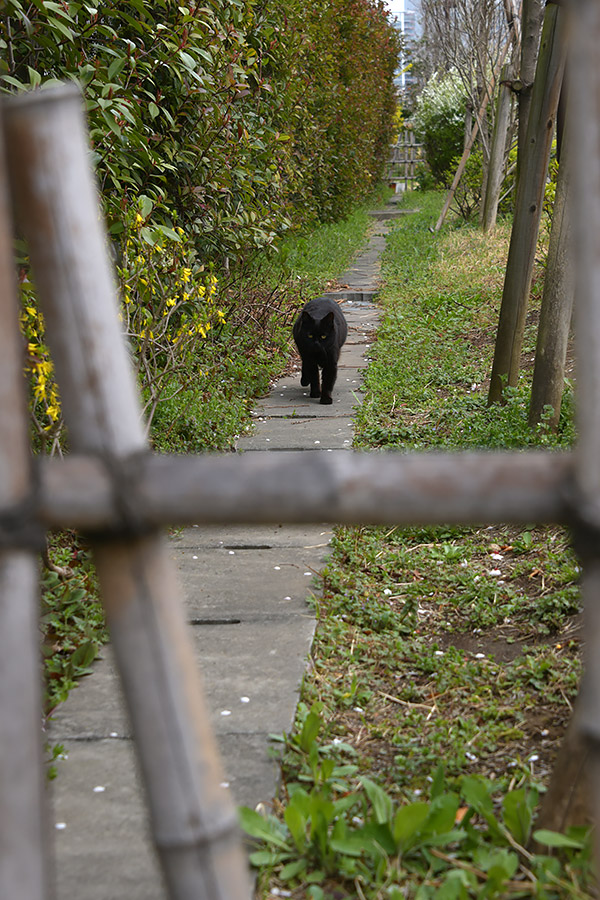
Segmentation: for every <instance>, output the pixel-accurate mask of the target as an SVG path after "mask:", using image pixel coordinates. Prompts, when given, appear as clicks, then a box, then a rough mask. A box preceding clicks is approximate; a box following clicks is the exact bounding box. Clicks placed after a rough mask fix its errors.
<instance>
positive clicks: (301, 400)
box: [49, 225, 385, 900]
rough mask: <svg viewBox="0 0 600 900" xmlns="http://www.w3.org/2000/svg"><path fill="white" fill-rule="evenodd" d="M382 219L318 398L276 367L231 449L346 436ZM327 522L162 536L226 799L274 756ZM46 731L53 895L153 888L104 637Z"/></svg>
mask: <svg viewBox="0 0 600 900" xmlns="http://www.w3.org/2000/svg"><path fill="white" fill-rule="evenodd" d="M384 234H385V225H378V226H376V227H375V228H374V230H373V234H372V236H371V238H370V240H369V242H368V245H367V246H366V248H365V250H364V252H363V253H362V254H361V255H360V256H359V257H358V259H357V260H356V261H355V262H354V264H353V265H352V267H351V268H350V269H349V270H348V272H346V273H344V274H343V275H342V276H341V278H340V283H341V284H343V285H344V287H343V289H341V290H340V291H337V292H334V293H332V294H329V295H328V296H332V297H335V298H337V299H338V300H340V301H341V303H342V308H343V310H344V313H345V315H346V318H347V320H348V325H349V335H348V340H347V343H346V344H345V345H344V348H343V350H342V355H341V358H340V366H339V370H338V380H337V383H336V386H335V388H334V393H333V398H334V402H333V404H332V405H331V406H321V405H320V404H319V402H318V400H314V399H313V400H311V399H310V398H309V397H308V388H306V389H304V388H302V387H301V386H300V378H299V372H298V373H297V374H295V375H294V376H293V377H292V376H290V377H285V378H282V379H281V380H280V381H278V382H277V384H276V385H275V386H274V387H273V389H272V390H271V392H270V393H269V395H268V396H267V397H265V398H264V399H262V400H260V401H259V402H258V403H257V405H256V409H255V412H254V416H255V428H254V429H253V431H252V433H251V434H249V435H247V436H244V437H242V438H241V439H240V440H239V442H238V445H237V450H238V451H239V452H276V451H278V450H299V449H302V450H310V451H315V452H316V451H320V452H327V451H328V450H333V449H350V447H351V442H352V414H353V409H354V407H355V406H356V405H357V404H358V403H359V402H360V391H361V386H360V385H361V370H362V369H363V368H364V367H365V365H366V364H367V356H368V348H369V343H370V339H371V338H370V334H371V332H372V331H373V329H374V328H375V327H376V325H377V309H376V307H375V305H374V304H373V303H372V302H371V301H372V300H373V295H374V293H375V292H376V289H377V278H378V271H379V257H380V254H381V252H382V250H383V247H384V245H385V237H384ZM330 535H331V531H330V529H328V528H326V527H323V526H318V525H317V526H312V527H311V526H298V527H290V526H285V527H278V526H261V527H242V526H239V527H220V528H214V527H193V528H186V529H184V530H182V532H181V533H180V534H179V535H178V536H177V537H175V538H174V539H173V540H172V541H171V546H172V551H173V556H174V558H175V561H176V565H177V568H178V571H179V575H180V579H181V582H182V584H183V588H184V594H185V598H186V608H187V614H188V620H189V622H190V633H191V638H192V640H193V643H194V647H195V649H196V653H197V657H198V662H199V666H200V668H201V671H202V674H203V680H204V684H205V692H206V695H207V700H208V705H209V708H210V710H211V713H212V721H213V726H214V729H215V731H216V734H217V736H218V740H219V745H220V749H221V754H222V757H223V761H224V767H225V771H226V778H227V779H228V784H229V786H230V789H231V790H232V792H233V796H234V799H235V801H236V803H238V804H246V805H250V806H256V805H257V804H258V803H259V802H262V803H264V804H267V805H268V804H269V803H270V801H271V799H272V797H273V796H274V794H275V793H276V790H277V781H278V767H277V765H276V763H275V762H274V761H273V759H272V758H271V757H270V754H269V740H268V736H269V734H271V733H281V732H282V731H287V730H289V729H290V727H291V725H292V722H293V718H294V714H295V709H296V704H297V700H298V690H299V686H300V682H301V679H302V676H303V673H304V671H305V667H306V657H307V654H308V653H309V650H310V645H311V641H312V637H313V633H314V628H315V621H314V617H313V614H312V612H311V608H310V606H309V604H308V603H307V598H308V597H309V596H310V593H311V590H313V589H316V588H315V582H316V579H315V574H316V573H318V571H319V569H320V567H321V566H322V564H323V561H324V559H325V557H326V555H327V546H328V542H329V539H330ZM49 737H50V740H51V741H52V743H57V742H58V743H62V744H63V745H64V747H65V750H66V752H67V758H66V759H65V760H62V761H60V762H59V764H58V778H57V779H56V781H54V782H53V809H52V816H53V821H54V823H55V824H56V832H55V835H56V837H55V841H56V860H57V862H56V866H57V896H58V900H73V898H74V897H77V898H78V900H163V898H165V896H166V895H165V892H164V888H163V886H162V882H161V876H160V873H159V870H158V866H157V863H156V861H155V858H154V855H153V852H152V849H151V847H150V843H149V840H148V837H147V827H146V820H145V812H144V805H143V800H142V797H141V790H140V786H139V783H138V779H137V774H136V765H135V759H134V748H133V745H132V740H131V732H130V727H129V723H128V721H127V716H126V714H125V711H124V709H123V704H122V702H121V698H120V692H119V685H118V680H117V676H116V673H115V668H114V664H113V660H112V656H111V651H110V647H107V648H106V649H105V650H104V651H103V653H102V658H101V659H100V660H99V661H98V662H97V663H96V664H95V665H94V672H93V674H92V675H91V676H90V677H88V678H86V679H84V680H83V681H82V683H81V686H80V687H79V688H78V689H77V690H75V691H73V693H72V694H71V696H70V697H69V699H68V701H67V702H66V703H65V704H63V705H62V706H61V707H60V708H59V710H58V711H57V712H56V714H55V716H54V719H53V722H52V725H51V730H50V735H49Z"/></svg>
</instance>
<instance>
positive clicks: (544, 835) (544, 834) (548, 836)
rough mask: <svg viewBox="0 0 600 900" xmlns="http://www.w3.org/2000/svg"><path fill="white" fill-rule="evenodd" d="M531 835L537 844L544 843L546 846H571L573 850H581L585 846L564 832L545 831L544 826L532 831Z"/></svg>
mask: <svg viewBox="0 0 600 900" xmlns="http://www.w3.org/2000/svg"><path fill="white" fill-rule="evenodd" d="M533 837H534V839H535V840H536V841H537V842H538V844H545V845H546V847H571V848H573V849H574V850H583V848H584V847H585V843H582V842H581V841H578V840H576V839H575V838H572V837H567V835H566V834H559V832H557V831H547V830H546V829H544V828H542V829H540V830H539V831H534V832H533Z"/></svg>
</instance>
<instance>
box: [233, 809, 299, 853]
mask: <svg viewBox="0 0 600 900" xmlns="http://www.w3.org/2000/svg"><path fill="white" fill-rule="evenodd" d="M238 812H239V817H240V824H241V826H242V828H243V829H244V831H245V832H246V834H249V835H250V837H254V838H258V839H259V840H261V841H264V842H265V843H267V844H273V845H274V846H275V847H281V848H282V849H284V850H285V849H288V848H289V840H288V839H287V835H286V829H285V827H284V826H283V825H282V824H281V822H278V821H277V819H275V818H274V817H273V816H269V817H268V818H266V819H265V818H264V817H263V816H261V815H259V813H257V812H256V810H254V809H250V807H248V806H240V807H239V810H238Z"/></svg>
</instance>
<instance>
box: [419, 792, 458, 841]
mask: <svg viewBox="0 0 600 900" xmlns="http://www.w3.org/2000/svg"><path fill="white" fill-rule="evenodd" d="M459 803H460V801H459V798H458V795H457V794H454V793H449V794H440V796H439V797H436V798H435V800H432V802H431V806H430V808H429V815H428V817H427V821H426V823H425V825H424V828H423V832H424V834H426V835H431V834H444V833H445V832H447V831H450V830H451V829H452V828H453V826H454V823H455V822H456V813H457V812H458V807H459Z"/></svg>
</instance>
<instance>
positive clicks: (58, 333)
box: [4, 85, 249, 900]
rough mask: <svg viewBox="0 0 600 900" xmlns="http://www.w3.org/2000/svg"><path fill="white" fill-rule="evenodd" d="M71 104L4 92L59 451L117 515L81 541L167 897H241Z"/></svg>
mask: <svg viewBox="0 0 600 900" xmlns="http://www.w3.org/2000/svg"><path fill="white" fill-rule="evenodd" d="M82 109H83V107H82V98H81V95H80V92H79V90H78V88H77V87H76V86H75V85H69V86H63V87H60V88H54V89H50V90H47V91H38V92H34V93H32V94H28V95H22V96H16V97H11V98H10V99H8V100H6V101H5V116H4V128H5V134H6V145H7V156H8V160H9V170H10V175H11V181H12V184H13V189H14V197H15V201H16V208H17V212H18V215H19V220H20V225H21V228H22V230H23V233H24V235H25V237H26V239H27V243H28V247H29V252H30V255H31V262H32V266H33V270H34V276H35V280H36V285H37V289H38V296H39V299H40V303H41V306H42V309H43V312H44V317H45V321H46V334H47V339H48V344H49V346H50V350H51V353H52V357H53V360H54V365H55V370H56V375H57V380H58V383H59V387H60V392H61V402H62V406H63V412H64V416H65V421H66V423H67V426H68V429H69V443H70V447H71V449H72V450H73V451H77V452H80V453H88V454H92V455H94V456H95V457H97V458H99V459H100V460H101V461H102V463H103V465H104V466H105V467H106V469H107V471H108V472H109V473H110V478H111V482H112V488H113V492H114V496H115V502H116V504H117V506H118V508H119V509H120V513H121V515H120V519H121V521H120V526H119V530H118V531H117V532H116V533H115V531H111V532H109V533H105V534H96V535H91V536H90V537H91V542H92V546H93V549H94V553H95V558H96V562H97V568H98V574H99V579H100V585H101V590H102V594H103V598H104V602H105V606H106V612H107V619H108V623H109V626H110V630H111V636H112V641H113V646H114V651H115V656H116V659H117V664H118V667H119V672H120V676H121V680H122V683H123V688H124V694H125V698H126V702H127V706H128V710H129V716H130V719H131V723H132V727H133V732H134V736H135V740H136V748H137V752H138V758H139V761H140V767H141V772H142V776H143V780H144V783H145V787H146V793H147V797H148V804H149V808H150V813H151V821H152V831H153V836H154V842H155V845H156V848H157V851H158V855H159V858H160V861H161V863H162V867H163V872H164V875H165V879H166V882H167V886H168V890H169V894H170V896H171V897H172V898H177V900H192V898H193V900H237V898H239V900H242V898H243V900H247V898H248V896H249V880H248V876H247V871H246V860H245V856H244V854H243V851H242V845H241V840H240V838H239V836H238V833H237V818H236V813H235V808H234V806H233V802H232V800H231V799H230V797H229V795H228V793H227V792H226V790H225V789H223V788H222V787H221V783H222V781H223V776H222V774H221V768H220V762H219V759H218V755H217V751H216V746H215V742H214V738H213V736H212V733H211V730H210V728H209V725H208V717H207V713H206V710H205V708H204V704H203V700H202V694H201V690H200V684H199V679H198V673H197V667H196V663H195V660H194V658H193V654H192V650H191V646H190V643H189V641H188V636H187V633H186V625H185V621H184V617H183V610H182V605H181V601H180V596H179V591H178V589H177V586H176V584H175V580H174V577H173V572H172V566H171V561H170V559H169V557H168V553H167V549H166V545H165V544H164V543H163V540H162V538H161V536H160V533H159V532H158V531H154V530H147V529H144V528H143V527H140V526H139V523H138V520H137V518H136V507H135V496H132V492H131V484H130V480H129V479H128V476H127V474H126V464H127V463H129V464H131V461H132V460H135V459H136V458H137V457H140V456H143V455H144V454H145V452H146V445H145V439H144V429H143V426H142V422H141V418H140V408H139V405H138V401H137V395H136V389H135V384H134V379H133V374H132V372H131V369H130V366H129V360H128V356H127V351H126V348H125V344H124V341H123V338H122V335H121V331H120V327H119V322H118V317H117V313H118V309H117V303H116V296H115V289H114V285H113V279H112V273H111V271H110V266H109V262H108V254H107V246H106V240H105V237H104V233H103V229H102V225H101V221H100V212H99V205H98V200H97V196H96V191H95V186H94V183H93V178H92V174H91V167H90V163H89V159H88V156H89V151H88V139H87V134H86V131H85V123H84V118H83V112H82ZM13 896H14V895H13Z"/></svg>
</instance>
